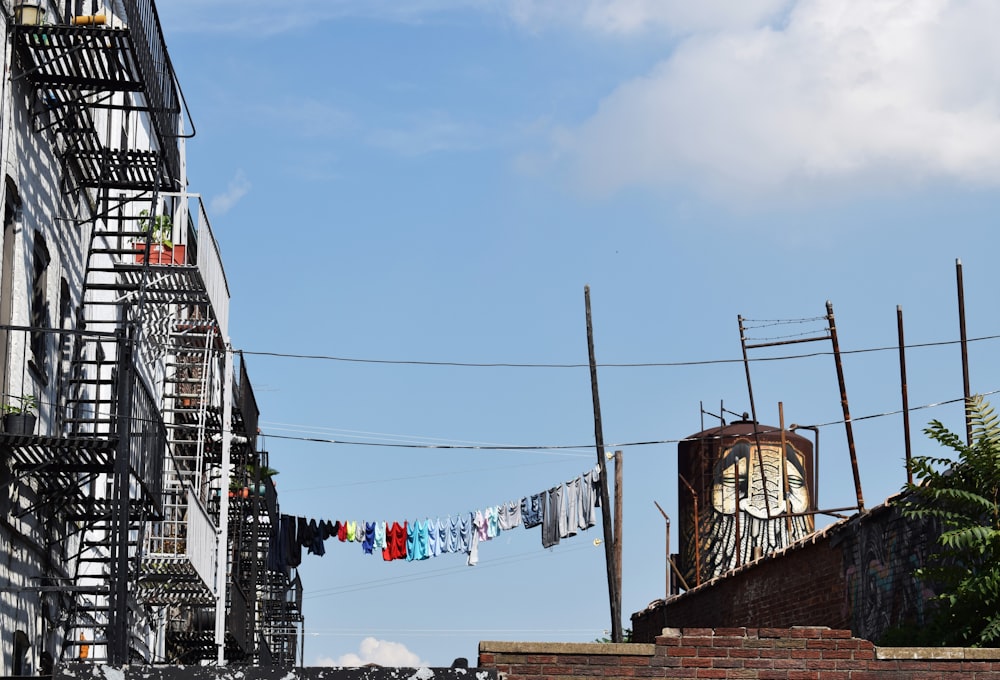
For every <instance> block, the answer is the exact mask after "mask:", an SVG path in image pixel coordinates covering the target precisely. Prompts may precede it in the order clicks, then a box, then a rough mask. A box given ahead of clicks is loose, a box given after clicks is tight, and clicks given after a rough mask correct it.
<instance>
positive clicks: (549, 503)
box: [542, 485, 562, 548]
mask: <svg viewBox="0 0 1000 680" xmlns="http://www.w3.org/2000/svg"><path fill="white" fill-rule="evenodd" d="M543 507H544V511H543V512H542V547H543V548H551V547H552V546H554V545H557V544H558V543H559V517H560V516H561V515H562V485H560V486H554V487H552V488H551V489H549V490H548V493H547V494H546V502H545V505H544V506H543Z"/></svg>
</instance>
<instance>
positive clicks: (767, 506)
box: [736, 315, 771, 565]
mask: <svg viewBox="0 0 1000 680" xmlns="http://www.w3.org/2000/svg"><path fill="white" fill-rule="evenodd" d="M736 319H737V321H738V322H739V325H740V345H741V346H742V347H743V370H744V372H745V373H746V375H747V393H748V394H749V396H750V418H751V419H752V420H753V441H754V446H755V447H756V451H757V462H758V467H759V469H760V483H761V484H762V485H763V486H764V514H765V515H767V517H770V516H771V502H770V500H769V499H768V497H767V475H766V473H765V472H764V456H763V454H762V453H761V450H760V432H759V431H758V429H757V406H756V405H755V404H754V400H753V385H752V384H751V383H750V359H749V357H748V356H747V337H746V329H744V328H743V315H737V317H736ZM752 465H753V452H751V453H750V460H748V461H747V478H748V479H749V476H750V468H751V466H752ZM739 488H740V485H739V484H737V485H736V514H737V516H738V515H739V512H740V494H739ZM748 493H749V490H748ZM737 521H739V520H737ZM736 539H737V543H736V554H737V555H740V544H739V531H737V532H736ZM742 563H743V561H742V558H741V557H738V558H737V561H736V564H737V565H739V564H742Z"/></svg>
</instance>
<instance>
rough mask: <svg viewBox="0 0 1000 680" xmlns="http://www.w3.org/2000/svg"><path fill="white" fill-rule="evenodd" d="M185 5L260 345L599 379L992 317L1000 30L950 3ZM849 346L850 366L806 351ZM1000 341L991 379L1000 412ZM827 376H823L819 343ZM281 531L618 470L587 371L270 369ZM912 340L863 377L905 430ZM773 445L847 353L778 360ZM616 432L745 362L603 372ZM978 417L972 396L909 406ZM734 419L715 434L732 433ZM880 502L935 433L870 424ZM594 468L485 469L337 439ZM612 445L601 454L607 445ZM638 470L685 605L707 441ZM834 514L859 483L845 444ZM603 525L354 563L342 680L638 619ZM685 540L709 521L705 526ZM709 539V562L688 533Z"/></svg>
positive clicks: (311, 630) (194, 149) (767, 388)
mask: <svg viewBox="0 0 1000 680" xmlns="http://www.w3.org/2000/svg"><path fill="white" fill-rule="evenodd" d="M691 4H692V3H683V2H674V1H673V0H546V1H543V0H464V1H463V0H394V1H392V2H389V1H385V2H378V1H374V0H370V1H368V2H360V1H357V0H343V1H334V0H326V1H323V2H320V1H319V0H297V1H293V0H289V1H287V2H284V3H281V4H280V6H278V7H276V6H275V4H274V3H270V2H268V3H265V2H262V1H257V0H241V1H240V2H235V1H234V0H198V1H197V2H195V1H194V0H171V1H170V2H164V3H161V6H160V7H159V12H160V16H161V20H162V23H163V27H164V32H165V35H166V38H167V44H168V47H169V49H170V53H171V56H172V59H173V62H174V65H175V68H176V69H177V71H178V74H179V77H180V80H181V84H182V87H183V90H184V94H185V96H186V99H187V101H188V104H189V105H190V108H191V111H192V114H193V118H194V122H195V124H196V127H197V136H196V137H195V138H194V139H193V140H191V141H190V142H189V143H188V167H189V176H190V179H191V190H192V191H195V192H198V193H201V194H203V195H204V196H205V197H206V199H207V200H208V202H209V205H210V206H211V218H212V223H213V228H214V229H215V232H216V234H217V237H218V239H219V241H220V244H221V248H222V253H223V258H224V261H225V264H226V271H227V274H228V276H229V283H230V288H231V290H232V293H233V304H232V314H231V324H230V328H231V332H232V342H233V344H234V346H235V347H236V348H238V349H243V350H246V351H247V352H265V353H267V352H269V353H287V354H300V355H322V356H334V357H346V358H362V359H380V360H417V361H429V362H473V363H491V362H498V363H532V364H585V363H586V361H587V345H586V335H585V318H584V304H583V288H584V285H585V284H589V285H590V286H591V292H592V302H593V317H594V326H595V340H596V352H597V358H598V361H599V362H601V363H670V362H693V361H705V360H721V359H738V358H739V357H740V343H739V334H738V328H737V315H739V314H742V315H743V316H744V317H747V318H750V319H791V318H803V317H816V316H821V315H822V314H823V313H824V311H825V307H824V304H825V302H826V300H831V301H832V302H833V304H834V308H835V312H836V315H837V323H838V330H839V334H840V341H841V345H842V348H843V349H844V350H861V349H869V348H880V347H889V348H892V347H894V345H895V343H896V305H902V307H903V310H904V315H905V321H906V339H907V342H908V343H931V342H941V341H953V340H957V338H958V320H957V305H956V292H955V259H956V258H961V259H962V261H963V263H964V275H965V288H966V305H967V313H968V332H969V336H970V337H972V338H980V337H986V336H992V335H996V334H998V333H1000V325H998V323H997V322H996V321H995V319H994V315H993V309H994V306H995V300H996V294H995V290H996V288H995V277H994V272H993V267H994V260H995V251H996V248H997V246H998V241H1000V237H998V236H997V235H996V230H995V228H994V226H995V217H994V214H995V212H996V208H997V204H998V192H997V187H998V185H1000V160H998V159H1000V97H998V92H1000V88H998V85H1000V66H998V65H1000V54H998V52H1000V46H998V45H997V43H996V41H995V40H994V39H993V36H992V35H991V31H992V28H993V27H995V26H996V25H997V24H998V21H1000V16H998V15H1000V6H997V5H996V4H995V3H991V2H985V1H979V2H947V1H945V0H918V1H913V0H906V1H902V0H900V1H895V0H836V1H834V0H799V1H791V0H785V1H783V0H749V1H745V2H729V1H726V0H713V1H711V2H701V3H696V6H690V5H691ZM805 347H806V348H808V349H814V350H826V349H828V347H827V346H825V345H824V346H820V345H816V346H805ZM996 347H997V340H981V341H977V342H974V343H972V346H971V348H970V361H971V367H972V389H973V391H976V392H983V393H987V392H991V391H993V390H998V389H1000V372H998V369H1000V365H998V361H997V359H996V355H997V352H996ZM795 353H798V352H795ZM247 363H248V367H249V369H250V372H251V376H252V380H253V383H254V386H255V388H256V392H257V397H258V400H259V402H260V406H261V411H262V429H263V431H264V433H265V434H266V435H271V436H269V437H267V438H265V442H266V446H267V448H268V450H269V451H270V453H271V464H272V466H273V467H276V468H278V469H279V470H280V475H279V477H278V478H277V481H278V486H279V490H280V493H281V504H282V510H283V511H284V512H287V513H290V514H295V515H303V516H311V517H317V518H321V519H323V518H329V519H353V520H365V519H367V520H375V519H385V520H390V521H391V520H396V519H398V520H400V521H401V520H403V519H408V520H413V519H417V518H420V519H423V518H426V517H432V518H434V517H444V516H447V515H448V514H455V513H458V512H465V511H469V510H474V509H477V508H482V507H485V506H486V505H491V504H497V503H500V502H504V501H507V500H511V499H514V498H519V497H521V496H523V495H526V494H530V493H535V492H537V491H540V490H542V489H544V488H547V487H549V486H553V485H554V484H557V483H559V482H561V481H565V480H568V479H570V478H572V477H575V476H576V475H578V474H579V473H581V472H583V471H584V470H586V469H587V468H588V467H591V466H592V465H593V464H594V462H595V452H594V450H593V447H592V443H593V423H592V409H591V396H590V383H589V374H588V371H587V370H586V369H585V368H470V367H455V366H427V365H401V364H372V363H351V362H342V361H333V360H316V359H292V358H280V357H272V356H265V355H256V354H248V355H247ZM898 366H899V365H898V355H897V353H896V351H895V350H894V349H891V350H888V351H880V352H870V353H852V354H848V355H847V356H845V359H844V370H845V377H846V384H847V390H848V394H849V397H850V404H851V412H852V415H853V416H854V417H855V418H858V417H861V416H868V415H875V414H884V413H891V412H894V411H896V410H898V409H899V407H900V389H899V368H898ZM907 371H908V382H909V390H910V392H909V397H910V404H911V406H919V405H925V404H934V403H938V402H944V401H948V400H953V399H956V398H959V397H961V395H962V375H961V364H960V352H959V348H958V347H957V346H956V345H944V346H938V347H926V348H913V349H911V350H909V352H908V354H907ZM752 373H753V379H754V394H755V398H756V403H757V408H758V414H759V417H760V419H761V421H762V422H764V423H767V424H776V423H777V418H778V416H777V404H778V402H779V401H781V402H783V404H784V412H785V418H786V422H789V423H790V422H797V423H802V424H807V423H808V424H812V423H833V422H836V421H839V420H840V418H841V413H840V404H839V397H838V393H837V382H836V374H835V371H834V365H833V360H832V359H831V358H830V357H829V356H827V355H823V356H817V357H812V358H803V359H796V360H788V361H780V362H762V363H757V364H755V365H754V366H753V369H752ZM599 379H600V387H601V405H602V409H603V419H604V436H605V441H606V442H607V443H608V444H609V446H614V445H616V444H623V445H625V444H629V443H632V442H644V441H668V440H677V439H680V438H682V437H685V436H687V435H690V434H692V433H694V432H697V431H698V430H700V429H701V425H702V421H701V418H700V415H699V403H700V402H704V403H705V405H706V408H708V409H710V410H716V409H717V408H718V405H719V402H720V400H722V401H723V402H724V403H725V406H726V407H727V408H729V409H731V410H733V411H737V412H741V411H744V410H748V408H749V404H748V399H747V390H746V383H745V378H744V374H743V367H742V365H741V364H740V363H717V364H706V365H697V366H687V367H676V366H675V367H670V366H660V367H610V366H608V367H603V368H601V369H600V372H599ZM932 418H937V419H940V420H942V421H944V422H945V423H946V424H948V425H950V426H951V427H953V428H955V429H958V430H961V429H962V420H961V409H960V407H959V406H957V405H955V404H951V405H946V406H939V407H934V408H927V409H922V410H919V411H915V412H914V413H913V414H912V417H911V419H912V424H913V440H914V443H915V449H916V450H917V451H918V452H929V448H930V447H929V444H928V443H927V441H926V438H925V437H924V436H923V435H922V434H921V433H920V428H922V427H923V426H924V425H925V424H926V423H927V422H928V421H929V420H930V419H932ZM708 424H712V423H710V422H708V421H706V425H708ZM854 429H855V437H856V441H857V447H858V455H859V459H860V466H861V475H862V483H863V486H864V493H865V499H866V502H867V504H868V505H869V506H872V505H875V504H877V503H879V502H881V501H882V500H884V499H885V498H886V497H887V496H889V495H891V494H892V493H894V492H896V491H898V490H899V488H900V486H901V485H902V483H903V481H904V478H905V476H904V472H903V467H902V459H903V435H902V419H901V417H900V416H899V415H898V414H897V415H890V416H884V417H879V418H871V419H867V420H862V421H859V422H857V423H856V424H855V427H854ZM278 436H291V437H320V438H331V439H337V440H359V441H365V442H374V443H388V442H395V443H435V444H442V443H463V444H469V443H480V444H483V443H485V444H505V445H517V446H543V445H546V446H558V445H577V444H578V445H582V446H583V447H582V448H579V449H573V450H558V451H551V450H535V451H527V452H525V451H492V450H491V451H481V450H480V451H468V450H459V451H450V450H435V449H418V448H413V449H406V448H389V447H379V446H351V445H331V444H319V443H308V442H301V441H295V440H288V439H280V438H278ZM588 445H589V446H590V448H587V446H588ZM621 448H623V450H624V452H625V503H624V514H625V518H626V519H625V528H624V531H623V538H624V544H625V557H624V594H623V606H622V609H623V614H624V618H625V625H626V626H627V625H628V616H629V615H630V614H631V613H632V612H635V611H638V610H641V609H642V608H643V607H645V606H646V604H647V603H649V602H650V601H652V600H654V599H656V598H658V597H661V596H662V595H663V582H664V576H663V570H664V565H663V554H664V546H663V540H664V539H663V533H664V532H663V520H662V517H661V516H660V514H659V512H658V511H657V510H656V508H655V506H654V505H653V501H657V502H659V503H660V505H662V506H663V507H664V509H665V510H667V512H668V513H670V514H671V515H674V516H676V508H677V488H676V445H675V444H672V443H667V444H658V445H649V446H627V445H626V446H622V447H621ZM821 455H822V463H821V471H820V472H821V485H822V486H821V491H820V499H821V504H822V505H823V506H825V507H837V506H843V505H849V504H850V503H851V501H852V499H853V495H854V491H853V486H852V482H851V475H850V469H849V466H848V458H847V446H846V439H845V437H844V431H843V426H842V425H830V426H827V427H824V428H823V429H822V435H821ZM599 536H600V530H599V527H598V528H595V529H593V530H591V531H590V532H587V533H583V534H580V535H579V536H577V537H575V538H573V539H569V540H567V541H565V542H564V543H562V544H561V545H559V546H558V547H556V548H554V549H550V550H543V549H542V547H541V542H540V536H539V533H538V532H537V530H531V531H525V530H517V531H513V532H506V533H505V534H502V535H501V537H500V538H499V539H497V540H495V541H493V542H491V543H489V544H486V545H484V546H483V547H482V548H481V551H480V564H479V565H478V566H476V567H467V566H465V564H464V561H463V560H462V559H461V558H460V557H456V556H442V557H439V558H435V559H433V560H428V561H426V562H421V563H385V562H382V560H381V559H376V558H372V557H366V556H364V555H362V554H361V551H360V548H357V547H356V546H351V545H347V544H339V543H336V542H334V543H329V544H328V550H327V554H326V555H325V556H324V557H313V556H307V557H306V558H305V560H304V563H303V567H302V575H303V580H304V582H305V586H306V591H307V598H306V601H305V623H306V650H305V660H306V663H307V664H319V663H350V662H352V661H361V662H366V661H376V662H380V663H409V664H412V663H427V664H432V665H447V664H449V663H450V662H451V661H452V659H454V658H455V657H458V656H465V657H469V658H470V660H473V661H474V660H475V656H476V650H477V646H476V645H477V642H478V641H479V640H483V639H521V640H556V641H589V640H593V639H595V638H597V637H600V636H601V635H602V634H603V631H604V630H606V629H608V628H610V623H609V615H608V606H607V600H606V581H605V576H604V565H603V549H602V548H598V547H595V546H594V545H593V544H592V540H593V539H594V538H598V537H599ZM675 537H676V531H675ZM674 549H676V547H674Z"/></svg>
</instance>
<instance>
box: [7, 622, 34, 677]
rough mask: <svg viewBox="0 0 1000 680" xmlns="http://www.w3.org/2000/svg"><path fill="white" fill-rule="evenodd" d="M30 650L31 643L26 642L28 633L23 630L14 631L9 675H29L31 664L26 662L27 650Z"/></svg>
mask: <svg viewBox="0 0 1000 680" xmlns="http://www.w3.org/2000/svg"><path fill="white" fill-rule="evenodd" d="M30 651H31V643H30V642H28V635H27V633H25V632H24V631H23V630H19V631H16V632H15V633H14V663H13V668H12V669H11V675H31V666H30V665H29V664H28V652H30Z"/></svg>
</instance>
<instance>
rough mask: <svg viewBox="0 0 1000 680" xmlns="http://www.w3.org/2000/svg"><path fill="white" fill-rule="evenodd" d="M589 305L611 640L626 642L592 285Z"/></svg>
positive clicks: (589, 348) (585, 295) (586, 290)
mask: <svg viewBox="0 0 1000 680" xmlns="http://www.w3.org/2000/svg"><path fill="white" fill-rule="evenodd" d="M583 298H584V304H585V306H586V308H587V353H588V355H589V358H590V392H591V396H592V397H593V401H594V442H595V445H596V447H597V467H598V468H599V469H600V471H601V522H602V524H603V525H604V559H605V562H606V565H607V571H608V600H609V601H610V604H611V641H612V642H623V638H622V616H621V602H620V601H619V600H618V598H617V597H616V589H615V584H616V581H615V573H616V572H617V565H616V563H615V562H616V561H615V552H614V531H613V529H612V527H611V507H610V505H611V498H610V494H609V493H608V468H607V465H605V464H604V427H603V426H602V425H601V399H600V397H599V396H598V390H597V360H596V359H595V358H594V356H595V355H594V326H593V322H592V321H591V317H590V286H584V287H583Z"/></svg>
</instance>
